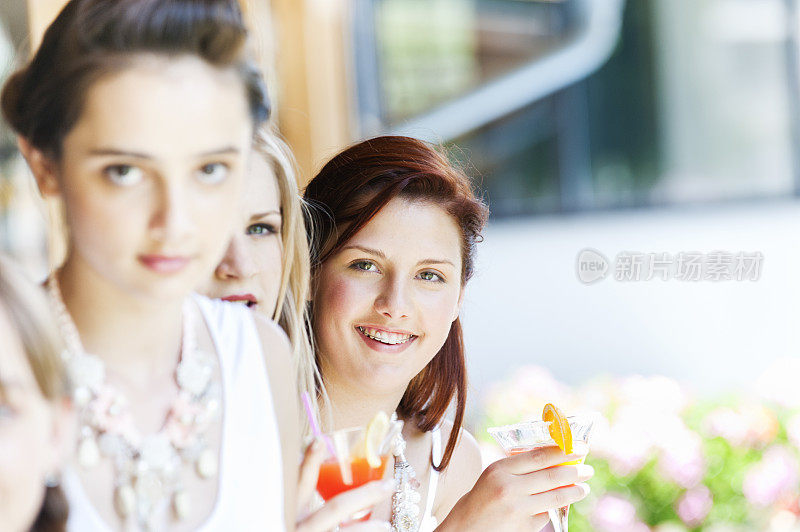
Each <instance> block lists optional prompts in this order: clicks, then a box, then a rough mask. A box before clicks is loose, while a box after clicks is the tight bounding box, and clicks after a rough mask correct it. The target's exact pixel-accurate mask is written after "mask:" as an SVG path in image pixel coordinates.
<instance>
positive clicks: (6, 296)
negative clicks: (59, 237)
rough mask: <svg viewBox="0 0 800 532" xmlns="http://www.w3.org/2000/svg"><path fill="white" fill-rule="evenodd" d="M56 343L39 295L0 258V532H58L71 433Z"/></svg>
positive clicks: (62, 522)
mask: <svg viewBox="0 0 800 532" xmlns="http://www.w3.org/2000/svg"><path fill="white" fill-rule="evenodd" d="M62 349H63V344H62V342H61V338H60V337H59V336H58V332H57V328H56V321H55V317H54V316H53V314H52V313H51V309H50V308H49V306H48V304H47V302H46V300H45V296H44V293H42V290H41V289H40V288H39V287H37V286H35V285H34V284H33V283H32V282H30V281H29V280H28V279H26V278H25V277H24V276H23V275H22V274H21V273H20V272H19V271H16V269H15V268H14V267H13V266H12V265H11V264H10V263H8V262H6V261H5V260H2V259H0V530H8V531H11V532H21V531H23V530H33V531H34V532H45V531H52V532H56V531H61V530H64V527H65V525H66V520H67V504H66V501H65V499H64V494H63V493H62V492H61V489H60V488H59V487H58V484H57V481H58V475H59V473H58V472H59V471H60V469H61V466H62V463H63V461H64V459H65V458H66V453H67V451H68V450H69V449H70V445H69V443H70V441H71V438H72V435H73V431H72V430H71V429H72V426H71V422H72V421H74V419H73V418H72V416H71V412H72V411H71V406H70V402H69V392H68V389H67V383H66V378H65V373H64V368H63V366H62V363H61V351H62Z"/></svg>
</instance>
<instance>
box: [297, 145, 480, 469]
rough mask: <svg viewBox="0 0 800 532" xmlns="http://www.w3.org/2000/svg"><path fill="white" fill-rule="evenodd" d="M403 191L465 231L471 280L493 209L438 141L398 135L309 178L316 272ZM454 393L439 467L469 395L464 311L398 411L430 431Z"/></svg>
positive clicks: (464, 259)
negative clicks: (442, 212)
mask: <svg viewBox="0 0 800 532" xmlns="http://www.w3.org/2000/svg"><path fill="white" fill-rule="evenodd" d="M398 197H399V198H405V199H408V200H412V201H420V202H426V203H431V204H434V205H436V206H438V207H440V208H442V209H444V210H445V211H446V212H447V213H448V214H449V215H450V216H452V218H453V220H454V221H455V222H456V225H457V226H458V227H459V229H460V232H461V283H462V286H463V285H464V284H466V282H467V281H468V280H469V279H470V278H471V277H472V274H473V271H474V267H475V245H476V243H478V242H480V241H481V231H482V230H483V227H484V226H485V224H486V221H487V218H488V215H489V210H488V208H487V207H486V205H485V204H484V203H483V202H482V201H481V200H480V199H479V198H478V197H477V196H476V194H475V192H474V191H473V188H472V184H471V183H470V180H469V179H468V178H467V177H466V176H465V175H464V174H463V173H462V172H461V171H459V170H458V169H456V168H455V167H453V166H452V165H451V164H450V163H449V161H448V160H447V158H446V157H445V156H444V155H442V154H441V153H439V152H438V151H437V150H436V149H435V148H434V147H433V146H431V145H429V144H427V143H425V142H422V141H420V140H417V139H413V138H409V137H398V136H385V137H377V138H373V139H369V140H366V141H364V142H361V143H359V144H356V145H355V146H352V147H350V148H348V149H346V150H344V151H343V152H341V153H340V154H338V155H337V156H335V157H334V158H333V159H331V160H330V161H329V162H328V163H327V164H326V165H325V166H324V167H323V168H322V170H320V172H319V173H318V174H317V176H316V177H315V178H314V179H313V180H311V182H310V183H309V184H308V187H307V188H306V190H305V199H306V201H307V202H308V203H309V205H310V206H311V207H312V208H313V209H314V210H318V211H319V213H318V216H315V219H314V238H313V239H312V254H311V268H312V275H314V274H316V272H317V271H318V270H319V267H320V266H321V265H322V264H323V263H324V262H325V261H326V260H328V259H329V258H330V257H332V256H333V255H335V254H336V253H337V252H338V251H339V250H340V249H341V248H342V247H343V246H344V245H345V244H347V242H348V241H349V240H350V239H351V238H352V237H353V236H354V235H355V234H356V233H358V232H359V231H360V230H361V229H362V228H363V227H364V226H365V225H366V224H367V223H369V221H370V220H371V219H372V218H373V217H374V216H375V215H376V214H378V212H379V211H380V210H381V209H382V208H383V207H384V206H385V205H386V204H387V203H389V202H390V201H391V200H392V199H394V198H398ZM315 214H316V213H315ZM317 356H319V353H318V354H317ZM324 377H325V376H324V375H323V378H324ZM454 397H455V400H456V405H455V417H454V420H453V430H452V432H451V433H450V438H449V440H448V442H447V446H446V447H445V451H444V455H443V456H442V461H441V463H440V464H438V465H437V464H432V466H433V467H434V468H435V469H436V470H437V471H441V470H443V469H445V468H446V467H447V465H448V464H449V463H450V459H451V457H452V455H453V451H454V450H455V446H456V443H457V442H458V437H459V434H460V428H461V424H462V422H463V419H464V408H465V406H466V401H467V368H466V362H465V360H464V340H463V335H462V332H461V322H460V320H459V319H456V320H455V321H454V322H453V324H452V325H451V327H450V332H449V334H448V336H447V339H446V340H445V342H444V345H443V346H442V348H441V349H440V350H439V352H438V353H437V354H436V355H435V356H434V357H433V359H432V360H431V361H430V362H429V363H428V365H427V366H426V367H425V368H424V369H423V370H422V371H421V372H420V373H419V374H418V375H416V376H415V377H414V378H413V379H412V380H411V382H410V383H409V384H408V387H407V388H406V392H405V394H404V395H403V398H402V400H401V401H400V406H399V407H398V415H400V416H401V417H402V418H403V419H405V420H407V421H408V422H413V423H415V425H416V427H417V428H418V429H419V430H421V431H423V432H427V431H430V430H432V429H433V428H434V427H435V426H436V425H437V424H438V423H439V421H440V420H441V419H442V417H443V416H444V414H445V412H446V411H447V409H448V407H449V406H450V404H451V402H452V400H453V398H454Z"/></svg>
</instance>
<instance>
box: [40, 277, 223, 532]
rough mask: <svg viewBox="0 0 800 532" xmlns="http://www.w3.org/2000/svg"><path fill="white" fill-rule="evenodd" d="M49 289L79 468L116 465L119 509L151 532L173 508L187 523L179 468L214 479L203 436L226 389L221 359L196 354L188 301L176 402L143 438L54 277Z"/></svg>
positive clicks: (215, 459) (212, 461)
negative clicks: (86, 344)
mask: <svg viewBox="0 0 800 532" xmlns="http://www.w3.org/2000/svg"><path fill="white" fill-rule="evenodd" d="M47 290H48V294H49V295H50V298H51V300H52V302H53V304H54V306H55V310H56V314H57V316H58V322H59V328H60V330H61V334H62V336H63V337H64V341H65V342H66V345H67V350H66V351H65V352H64V361H65V364H66V367H67V373H68V376H69V378H70V381H71V383H72V385H73V401H74V403H75V406H76V408H77V411H78V421H79V424H80V425H79V426H80V428H79V443H78V457H77V458H78V463H79V465H80V466H81V467H82V468H84V469H92V468H93V467H95V466H96V465H97V464H98V463H99V462H100V458H101V456H103V457H106V458H107V459H109V460H110V461H111V462H112V465H113V467H114V507H115V510H116V512H117V514H118V515H119V516H120V518H122V519H123V520H126V521H129V520H132V521H133V523H131V524H134V525H137V526H138V527H139V528H142V529H145V530H152V529H153V528H155V526H156V523H155V520H156V518H157V516H158V515H159V514H161V513H162V512H163V511H164V510H166V509H167V507H168V506H170V505H171V507H172V512H173V515H174V517H175V518H176V519H178V520H181V519H183V518H185V517H186V516H187V515H188V513H189V511H190V503H191V501H190V499H189V494H188V492H187V491H186V490H185V489H184V487H183V485H182V482H181V478H180V477H181V475H180V473H181V465H182V464H188V465H193V466H194V469H195V471H196V473H197V475H198V476H199V477H200V478H203V479H207V478H212V477H214V476H216V474H217V471H218V469H219V464H218V457H217V454H216V453H215V452H214V451H213V450H212V449H210V448H209V446H208V442H207V440H206V433H207V432H208V429H209V427H210V426H211V425H212V424H213V423H214V421H216V420H217V418H218V417H219V415H220V409H221V404H222V388H221V385H220V383H219V382H217V381H216V380H215V379H214V366H215V364H216V357H215V356H214V355H213V354H211V353H207V352H205V351H200V350H198V349H197V345H196V343H197V342H196V337H195V330H196V329H195V323H194V319H193V316H194V313H193V312H192V310H191V308H189V303H188V302H187V303H184V307H183V333H182V337H181V357H180V361H179V363H178V367H177V368H176V369H175V382H176V383H177V385H178V387H179V393H178V397H177V398H176V399H175V401H174V402H173V404H172V406H171V408H170V410H169V412H168V413H167V416H166V419H165V421H164V424H163V426H162V428H161V430H159V431H158V432H156V433H154V434H147V435H144V434H142V433H141V432H139V430H138V429H137V428H136V426H135V424H134V422H133V416H132V415H131V412H130V409H129V403H128V400H127V398H126V397H125V395H124V394H122V393H121V392H120V391H119V390H118V389H117V388H115V387H114V386H112V385H110V384H108V382H106V369H105V364H104V363H103V361H102V360H101V359H100V358H98V357H97V356H94V355H91V354H89V353H87V352H86V351H85V350H84V348H83V344H82V343H81V340H80V336H79V334H78V329H77V327H76V326H75V323H74V321H73V320H72V317H71V316H70V314H69V312H68V311H67V308H66V306H65V305H64V301H63V298H62V296H61V291H60V289H59V286H58V281H57V280H56V277H55V274H54V275H52V276H51V277H50V278H49V279H48V280H47Z"/></svg>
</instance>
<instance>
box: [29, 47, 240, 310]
mask: <svg viewBox="0 0 800 532" xmlns="http://www.w3.org/2000/svg"><path fill="white" fill-rule="evenodd" d="M244 94H245V91H244V90H243V87H242V82H241V81H240V79H239V78H238V77H237V75H236V74H235V73H234V72H233V71H230V70H220V69H217V68H215V67H212V66H210V65H208V64H206V63H205V62H203V61H202V60H200V59H198V58H195V57H191V56H185V57H179V58H162V57H155V56H153V57H151V56H142V57H139V58H137V59H136V60H135V61H134V62H133V64H132V66H130V67H128V68H126V69H124V70H122V71H120V72H118V73H116V74H110V75H108V76H106V77H103V78H101V79H100V80H98V81H97V82H95V83H94V84H93V85H92V86H91V87H90V89H89V90H88V92H87V95H86V103H85V107H84V109H83V113H82V114H81V116H80V118H79V120H78V122H77V124H76V125H75V127H74V128H73V129H72V130H71V131H70V132H69V134H68V135H67V136H66V137H65V139H64V145H63V156H62V159H61V161H60V162H59V164H58V165H57V170H55V171H54V175H55V176H56V178H55V181H56V184H55V185H54V187H55V188H56V189H57V190H56V191H57V193H59V194H61V195H62V196H63V198H64V201H65V206H66V216H67V223H68V226H69V231H70V238H71V240H70V258H69V259H68V260H71V259H74V260H76V261H79V262H81V263H82V264H84V265H86V266H88V268H89V269H90V270H91V271H93V272H94V273H95V274H97V275H99V277H101V278H102V279H103V280H104V281H106V282H108V283H110V284H112V285H114V286H116V287H117V288H119V289H122V290H123V291H127V292H128V293H131V294H136V295H148V296H151V297H156V298H174V297H176V296H183V295H185V294H186V293H188V292H189V291H191V290H192V289H194V288H195V287H196V286H198V285H199V284H200V283H201V282H203V281H204V280H205V279H206V278H207V277H208V275H209V274H210V272H211V270H212V269H213V268H214V266H215V265H216V264H217V263H218V262H219V259H220V258H221V257H222V253H223V251H224V249H225V246H226V245H227V243H228V240H229V237H230V234H231V231H232V229H233V222H234V220H235V216H236V208H235V206H236V205H238V201H239V196H240V194H241V188H242V181H243V177H242V176H243V174H244V168H245V167H246V164H247V157H248V155H249V150H250V140H251V133H252V121H251V119H250V115H249V112H248V105H247V101H246V98H245V95H244ZM40 186H41V179H40Z"/></svg>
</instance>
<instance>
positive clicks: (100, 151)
mask: <svg viewBox="0 0 800 532" xmlns="http://www.w3.org/2000/svg"><path fill="white" fill-rule="evenodd" d="M237 153H239V149H238V148H235V147H234V146H225V147H222V148H218V149H213V150H209V151H204V152H202V153H198V154H197V155H196V157H213V156H215V155H232V154H237ZM89 155H98V156H113V157H133V158H135V159H146V160H153V159H156V157H155V156H154V155H150V154H148V153H141V152H137V151H130V150H123V149H120V148H113V147H100V148H95V149H93V150H90V151H89Z"/></svg>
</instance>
